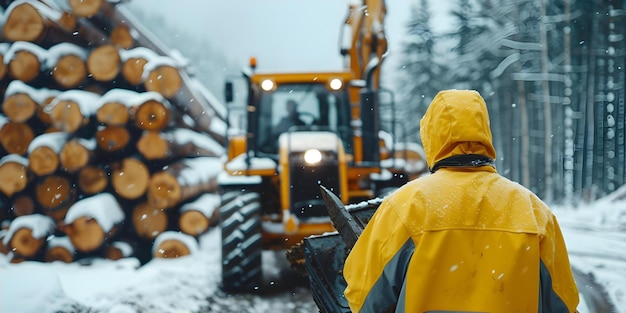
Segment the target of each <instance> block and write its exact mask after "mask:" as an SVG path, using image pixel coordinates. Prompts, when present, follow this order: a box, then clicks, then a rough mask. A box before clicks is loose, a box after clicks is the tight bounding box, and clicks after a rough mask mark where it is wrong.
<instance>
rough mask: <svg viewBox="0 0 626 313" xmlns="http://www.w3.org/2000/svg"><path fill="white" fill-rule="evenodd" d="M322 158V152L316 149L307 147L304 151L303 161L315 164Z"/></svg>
mask: <svg viewBox="0 0 626 313" xmlns="http://www.w3.org/2000/svg"><path fill="white" fill-rule="evenodd" d="M321 160H322V153H321V152H320V151H319V150H317V149H309V150H307V151H306V152H304V161H305V162H306V163H308V164H317V163H319V162H320V161H321Z"/></svg>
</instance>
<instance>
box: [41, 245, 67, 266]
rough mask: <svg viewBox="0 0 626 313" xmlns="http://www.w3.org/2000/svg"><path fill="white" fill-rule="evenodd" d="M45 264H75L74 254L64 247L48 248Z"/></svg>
mask: <svg viewBox="0 0 626 313" xmlns="http://www.w3.org/2000/svg"><path fill="white" fill-rule="evenodd" d="M43 259H44V261H45V262H48V263H52V262H55V261H60V262H63V263H72V262H74V254H73V253H72V251H70V250H68V249H67V248H66V247H64V246H55V247H48V248H47V249H46V252H45V254H44V256H43Z"/></svg>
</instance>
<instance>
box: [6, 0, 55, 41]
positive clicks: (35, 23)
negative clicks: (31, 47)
mask: <svg viewBox="0 0 626 313" xmlns="http://www.w3.org/2000/svg"><path fill="white" fill-rule="evenodd" d="M45 30H46V26H45V23H44V19H43V18H42V17H41V15H40V14H39V12H38V11H37V9H36V8H35V7H33V6H32V5H31V4H29V3H22V4H19V5H17V6H15V7H14V8H13V9H12V10H11V11H10V12H9V14H8V16H7V17H6V22H5V24H4V28H3V33H4V37H5V38H6V39H8V40H10V41H31V42H34V41H37V40H38V39H39V38H41V37H43V35H44V33H45Z"/></svg>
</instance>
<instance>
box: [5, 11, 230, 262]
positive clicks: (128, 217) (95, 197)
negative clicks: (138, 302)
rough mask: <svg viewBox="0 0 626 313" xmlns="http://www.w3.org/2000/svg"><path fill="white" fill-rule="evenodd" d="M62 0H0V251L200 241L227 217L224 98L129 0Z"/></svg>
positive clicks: (107, 253)
mask: <svg viewBox="0 0 626 313" xmlns="http://www.w3.org/2000/svg"><path fill="white" fill-rule="evenodd" d="M60 1H61V0H58V1H56V2H55V1H51V0H47V1H44V0H40V1H35V0H16V1H0V6H2V9H4V13H2V11H0V26H1V27H2V34H1V35H0V37H1V39H2V41H1V42H0V94H2V95H3V97H2V106H1V110H0V221H2V230H0V239H1V243H0V250H2V251H3V252H4V253H5V254H10V255H11V259H12V262H21V261H23V260H37V261H48V262H50V261H64V262H73V261H80V260H89V259H91V258H94V257H105V258H110V259H118V258H121V257H127V256H134V257H137V258H138V259H140V261H142V262H144V263H145V262H147V261H148V260H150V259H151V258H153V257H165V258H167V257H176V256H180V255H186V254H189V253H191V252H192V251H194V249H195V248H194V247H193V243H195V241H193V240H191V241H190V240H189V238H192V239H197V238H198V236H199V235H201V234H202V233H204V232H206V231H207V230H208V229H209V227H210V226H214V225H215V223H216V215H215V212H216V210H215V207H216V206H217V204H218V202H219V200H218V199H217V195H216V194H215V191H216V190H217V184H216V178H217V174H218V173H219V172H220V170H221V166H222V164H221V162H220V157H221V155H222V154H223V152H224V141H223V140H224V138H223V137H222V136H221V135H220V134H221V133H222V132H221V131H220V129H221V127H222V126H223V125H222V124H223V121H224V113H223V108H222V107H220V105H219V104H218V103H215V101H214V100H213V99H207V98H206V97H204V96H203V95H206V90H198V88H199V87H198V86H199V84H198V83H197V82H195V81H193V80H192V79H191V78H190V77H189V76H188V75H187V74H186V71H185V69H184V68H183V67H182V66H181V65H180V64H181V61H180V60H177V59H176V58H173V57H171V56H169V55H168V53H167V50H166V49H164V48H163V47H162V45H159V44H158V43H157V42H155V41H154V39H152V40H151V37H150V35H149V34H148V33H147V32H146V31H145V30H143V29H141V27H140V25H138V24H137V23H136V22H133V21H132V19H131V17H130V16H129V15H128V14H123V11H122V10H120V8H119V7H116V6H120V3H121V2H120V1H111V2H107V1H105V0H100V1H97V0H90V1H86V0H80V1H79V0H67V3H66V6H63V5H60V4H59V3H58V2H60ZM63 1H65V0H63ZM1 15H3V16H1ZM2 23H4V24H3V25H2ZM209 101H213V103H211V102H209Z"/></svg>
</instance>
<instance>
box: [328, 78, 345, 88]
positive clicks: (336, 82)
mask: <svg viewBox="0 0 626 313" xmlns="http://www.w3.org/2000/svg"><path fill="white" fill-rule="evenodd" d="M341 86H343V82H342V81H341V79H339V78H335V79H333V80H331V81H330V89H332V90H339V89H341Z"/></svg>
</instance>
